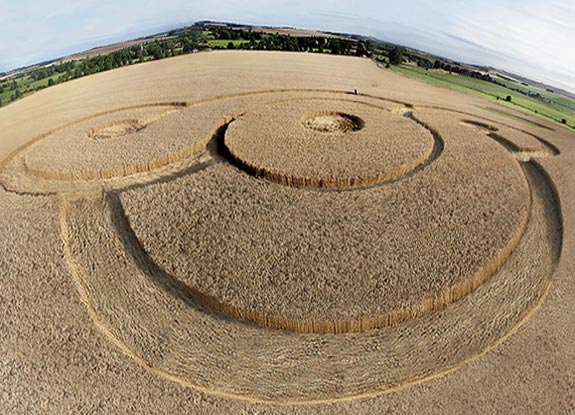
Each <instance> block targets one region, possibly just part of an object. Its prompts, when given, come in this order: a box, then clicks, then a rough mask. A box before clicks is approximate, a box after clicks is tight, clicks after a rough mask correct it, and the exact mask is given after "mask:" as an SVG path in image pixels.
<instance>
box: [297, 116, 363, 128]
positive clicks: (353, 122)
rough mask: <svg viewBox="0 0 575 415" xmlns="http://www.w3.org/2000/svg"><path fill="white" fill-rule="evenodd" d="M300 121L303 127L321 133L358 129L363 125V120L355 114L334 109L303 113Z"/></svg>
mask: <svg viewBox="0 0 575 415" xmlns="http://www.w3.org/2000/svg"><path fill="white" fill-rule="evenodd" d="M301 123H302V125H303V126H304V127H305V128H308V129H310V130H314V131H319V132H322V133H334V132H344V133H347V132H350V131H359V130H361V129H362V128H363V126H364V125H365V123H364V122H363V120H362V119H361V118H359V117H357V116H355V115H350V114H345V113H343V112H334V111H322V112H316V113H314V114H308V115H305V116H304V117H303V118H302V120H301Z"/></svg>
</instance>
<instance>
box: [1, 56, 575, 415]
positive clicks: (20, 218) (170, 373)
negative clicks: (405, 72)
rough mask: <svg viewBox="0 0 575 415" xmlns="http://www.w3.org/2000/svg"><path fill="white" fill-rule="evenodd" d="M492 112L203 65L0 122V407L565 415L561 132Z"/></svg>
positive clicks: (4, 114) (570, 186) (106, 81)
mask: <svg viewBox="0 0 575 415" xmlns="http://www.w3.org/2000/svg"><path fill="white" fill-rule="evenodd" d="M483 107H485V103H484V102H483V101H482V100H481V99H480V98H477V97H472V96H467V95H463V94H460V93H456V92H454V91H448V90H443V89H439V88H437V87H433V86H430V85H426V84H423V83H421V82H419V81H415V80H408V79H407V78H403V77H401V76H400V75H397V74H394V73H392V72H390V71H386V70H384V69H381V68H379V67H377V65H375V64H374V63H373V62H371V61H369V60H367V59H362V58H351V57H342V56H322V55H308V54H303V53H302V54H300V53H278V52H210V53H202V54H195V55H188V56H182V57H177V58H171V59H166V60H162V61H158V62H153V63H146V64H141V65H135V66H131V67H127V68H122V69H118V70H114V71H110V72H105V73H101V74H98V75H95V76H90V77H86V78H83V79H80V80H76V81H72V82H69V83H66V84H61V85H58V86H57V87H54V88H50V89H47V90H44V91H41V92H39V93H37V94H35V95H33V96H30V97H27V98H25V99H23V100H21V101H19V102H16V103H14V104H12V105H10V106H8V107H5V108H2V109H1V110H0V126H2V131H3V132H2V140H0V156H1V157H0V184H1V186H0V206H1V207H2V212H3V215H2V216H1V217H0V229H1V230H2V235H4V238H2V239H0V286H1V288H2V290H0V313H1V314H0V315H2V317H1V318H0V330H1V331H2V333H3V336H2V339H1V340H0V351H1V352H2V353H1V354H0V356H2V357H0V375H1V376H2V379H3V382H2V389H0V409H2V412H3V413H26V412H30V413H54V414H59V413H62V414H64V413H76V412H87V413H118V412H127V413H154V414H156V413H157V414H160V413H170V414H178V413H190V412H192V413H201V414H204V413H205V414H221V413H266V414H267V413H270V414H288V413H290V414H300V413H301V414H304V413H305V414H332V413H354V414H362V413H365V414H371V413H387V412H390V413H391V412H392V413H423V412H425V413H446V412H449V413H531V412H542V413H569V412H570V411H573V410H575V401H574V395H573V385H574V382H575V378H574V377H573V373H575V367H574V364H573V362H575V350H574V348H573V347H572V344H571V343H572V342H571V340H570V339H571V338H572V337H573V336H574V335H575V332H574V330H575V329H573V325H572V324H571V322H572V321H573V318H575V316H574V315H573V314H574V311H573V310H575V307H574V305H573V298H575V296H574V294H575V281H574V280H573V278H572V277H571V276H572V274H573V270H574V265H575V263H574V258H573V255H572V253H571V252H570V249H569V247H570V246H572V242H573V241H572V238H573V235H575V233H574V232H573V226H574V223H575V222H574V220H575V216H574V214H573V209H572V204H573V200H572V199H573V195H574V194H575V180H574V177H573V173H572V171H571V170H572V168H571V167H572V166H573V161H574V160H573V159H574V157H575V156H574V145H573V139H574V138H575V136H574V135H573V133H571V132H569V131H568V130H566V129H561V128H560V127H558V126H555V125H553V126H551V125H549V126H548V127H549V129H542V128H539V127H537V126H535V125H531V124H530V125H527V124H522V123H520V122H518V121H515V120H510V119H509V118H508V117H503V116H499V115H496V114H494V113H493V112H489V111H486V110H483V109H481V108H483ZM506 111H510V110H508V109H506ZM539 122H541V121H539Z"/></svg>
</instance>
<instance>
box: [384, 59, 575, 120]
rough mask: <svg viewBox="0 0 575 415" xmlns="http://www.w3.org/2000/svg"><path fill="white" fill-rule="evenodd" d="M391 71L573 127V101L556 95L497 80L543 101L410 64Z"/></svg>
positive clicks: (468, 78)
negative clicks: (540, 97)
mask: <svg viewBox="0 0 575 415" xmlns="http://www.w3.org/2000/svg"><path fill="white" fill-rule="evenodd" d="M391 69H392V70H393V71H395V72H397V73H400V74H403V75H406V76H409V77H411V78H416V79H421V80H423V81H425V82H429V83H432V84H434V85H438V86H441V87H445V88H450V89H455V90H458V91H461V92H465V93H469V94H473V95H477V96H481V97H483V98H486V99H488V100H490V101H494V102H498V103H499V104H501V105H504V106H507V107H509V108H513V109H516V110H519V111H522V112H525V113H527V114H532V115H536V116H539V117H541V118H543V119H547V120H551V121H554V122H555V123H557V124H560V125H563V124H562V122H561V120H562V119H565V120H566V121H567V126H569V127H573V126H575V100H571V99H569V98H566V97H562V96H559V95H557V94H555V93H550V92H546V91H543V90H538V89H534V88H530V87H526V86H524V85H521V84H519V83H515V82H511V81H506V80H503V79H501V78H497V80H498V81H500V82H501V83H504V84H506V85H507V86H509V87H511V88H515V89H521V90H523V91H525V92H531V93H535V92H537V93H539V94H540V95H541V96H542V97H543V98H542V99H537V98H532V97H529V96H526V95H524V94H522V93H520V92H516V91H512V90H511V89H509V88H506V87H504V86H500V85H497V84H494V83H492V82H487V81H483V80H480V79H475V78H470V77H466V76H461V75H457V74H450V73H448V72H445V71H442V70H435V69H429V70H425V69H423V68H420V67H418V66H415V65H413V64H403V65H401V66H393V65H392V66H391ZM507 96H510V97H511V102H508V101H506V100H505V98H506V97H507Z"/></svg>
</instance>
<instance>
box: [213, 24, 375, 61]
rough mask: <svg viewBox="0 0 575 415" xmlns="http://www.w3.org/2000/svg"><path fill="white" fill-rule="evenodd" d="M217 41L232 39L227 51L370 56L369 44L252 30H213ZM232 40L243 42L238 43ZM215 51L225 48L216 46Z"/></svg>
mask: <svg viewBox="0 0 575 415" xmlns="http://www.w3.org/2000/svg"><path fill="white" fill-rule="evenodd" d="M210 32H211V34H212V35H213V37H214V38H215V39H223V40H227V39H230V42H229V43H228V45H227V49H253V50H283V51H289V52H321V53H323V52H327V53H331V54H334V55H355V56H367V55H369V51H368V50H369V48H368V44H367V43H366V42H364V41H356V40H352V39H341V38H328V37H322V36H297V37H296V36H290V35H284V34H262V33H260V32H254V31H251V30H241V29H240V30H227V29H219V28H218V29H211V30H210ZM232 40H235V41H238V40H241V41H243V42H241V43H237V42H232ZM214 48H215V49H218V48H223V47H218V46H214Z"/></svg>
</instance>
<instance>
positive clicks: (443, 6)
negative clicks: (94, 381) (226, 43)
mask: <svg viewBox="0 0 575 415" xmlns="http://www.w3.org/2000/svg"><path fill="white" fill-rule="evenodd" d="M205 19H206V20H207V19H209V20H225V21H234V22H241V23H248V24H267V25H277V26H295V27H301V28H310V29H314V28H315V29H320V30H327V31H337V32H348V33H358V34H364V35H371V36H375V37H378V38H380V39H382V40H388V41H391V42H395V43H400V44H403V45H406V46H411V47H415V48H418V49H422V50H425V51H428V52H432V53H436V54H439V55H442V56H446V57H449V58H452V59H455V60H460V61H464V62H469V63H476V64H482V65H491V66H494V67H499V68H502V69H506V70H509V71H511V72H515V73H518V74H521V75H525V76H528V77H530V78H533V79H535V80H538V81H543V82H546V83H550V84H553V85H556V86H558V87H562V88H565V89H567V90H569V91H571V92H575V70H574V69H575V47H574V46H573V39H575V2H574V1H572V0H545V1H542V0H523V1H521V2H519V1H506V0H482V1H473V2H469V1H467V2H463V1H455V0H444V1H428V0H403V1H397V0H394V1H333V0H314V1H313V2H312V1H309V0H305V1H303V0H291V1H275V2H272V1H269V0H267V1H263V0H228V1H210V2H206V1H189V0H163V1H161V2H158V1H149V0H137V1H136V0H114V1H111V0H83V1H66V0H51V1H40V0H0V71H6V70H9V69H13V68H16V67H20V66H24V65H30V64H33V63H36V62H40V61H45V60H49V59H53V58H56V57H60V56H64V55H68V54H71V53H74V52H79V51H82V50H85V49H89V48H91V47H94V46H98V45H103V44H106V43H111V42H114V41H120V40H127V39H130V38H133V37H138V36H142V35H147V34H150V33H153V32H157V31H161V30H165V29H168V28H175V27H180V26H185V25H190V24H191V23H193V22H194V21H197V20H205Z"/></svg>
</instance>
